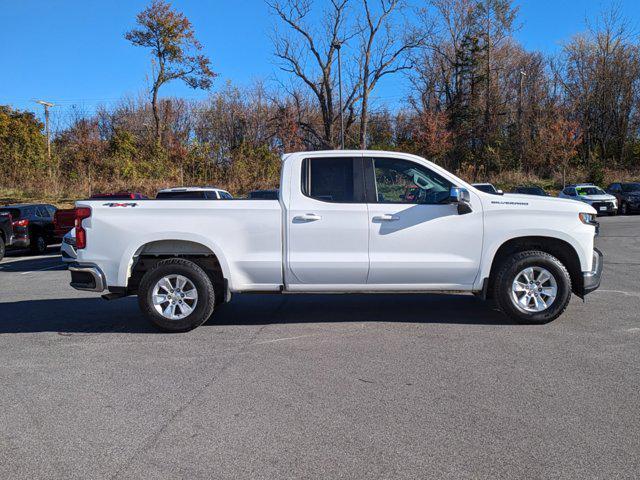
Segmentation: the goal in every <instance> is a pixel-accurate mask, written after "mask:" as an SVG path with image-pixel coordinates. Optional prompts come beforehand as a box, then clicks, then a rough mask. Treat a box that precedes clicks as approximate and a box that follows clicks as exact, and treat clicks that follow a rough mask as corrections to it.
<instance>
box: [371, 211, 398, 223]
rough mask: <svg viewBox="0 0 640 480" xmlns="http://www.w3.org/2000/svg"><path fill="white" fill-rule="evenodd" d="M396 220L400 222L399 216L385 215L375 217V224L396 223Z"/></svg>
mask: <svg viewBox="0 0 640 480" xmlns="http://www.w3.org/2000/svg"><path fill="white" fill-rule="evenodd" d="M396 220H400V217H398V216H397V215H391V214H390V213H385V214H384V215H380V216H378V217H373V221H374V222H395V221H396Z"/></svg>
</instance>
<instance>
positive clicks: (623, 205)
mask: <svg viewBox="0 0 640 480" xmlns="http://www.w3.org/2000/svg"><path fill="white" fill-rule="evenodd" d="M619 212H620V215H628V214H629V209H628V208H627V204H626V203H625V202H622V203H621V204H620V210H619Z"/></svg>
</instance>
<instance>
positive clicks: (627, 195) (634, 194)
mask: <svg viewBox="0 0 640 480" xmlns="http://www.w3.org/2000/svg"><path fill="white" fill-rule="evenodd" d="M607 193H609V194H610V195H613V196H614V197H616V200H618V212H619V213H620V214H621V215H627V214H629V213H633V212H640V182H628V183H622V182H616V183H612V184H611V185H609V186H608V187H607Z"/></svg>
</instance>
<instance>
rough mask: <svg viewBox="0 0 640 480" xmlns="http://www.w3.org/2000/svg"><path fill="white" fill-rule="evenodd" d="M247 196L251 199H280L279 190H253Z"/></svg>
mask: <svg viewBox="0 0 640 480" xmlns="http://www.w3.org/2000/svg"><path fill="white" fill-rule="evenodd" d="M247 198H249V199H250V200H278V190H253V191H252V192H249V194H248V195H247Z"/></svg>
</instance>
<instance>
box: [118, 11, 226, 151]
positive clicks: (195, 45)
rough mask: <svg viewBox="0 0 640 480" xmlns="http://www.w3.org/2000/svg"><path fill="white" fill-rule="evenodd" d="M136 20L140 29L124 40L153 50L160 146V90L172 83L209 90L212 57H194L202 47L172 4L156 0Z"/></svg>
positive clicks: (153, 92) (155, 115)
mask: <svg viewBox="0 0 640 480" xmlns="http://www.w3.org/2000/svg"><path fill="white" fill-rule="evenodd" d="M136 21H137V24H138V25H139V28H134V29H132V30H130V31H128V32H127V33H126V34H125V38H126V39H127V40H129V41H130V42H131V43H133V44H134V45H137V46H141V47H147V48H151V52H152V54H153V56H154V72H153V83H152V86H151V92H150V93H151V107H152V109H153V118H154V121H155V134H156V140H157V142H158V143H160V139H161V128H160V114H159V113H158V92H159V91H160V87H162V85H164V84H165V83H168V82H170V81H172V80H182V81H183V82H184V83H186V84H187V85H188V86H189V87H191V88H201V89H204V90H208V89H209V88H211V82H212V79H213V78H214V77H215V76H216V74H215V73H213V72H212V71H211V68H210V66H209V65H210V60H209V58H207V57H206V56H204V55H201V54H194V53H195V52H197V51H200V50H202V45H201V44H200V42H198V40H197V39H196V37H195V33H194V31H193V27H192V25H191V22H190V21H189V20H188V19H187V17H185V16H184V15H183V14H182V13H180V12H177V11H175V10H173V9H172V8H171V5H170V4H168V3H166V2H164V1H163V0H154V1H153V2H152V3H151V5H150V6H149V7H147V8H146V9H144V10H143V11H142V12H140V13H139V14H138V16H137V17H136Z"/></svg>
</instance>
